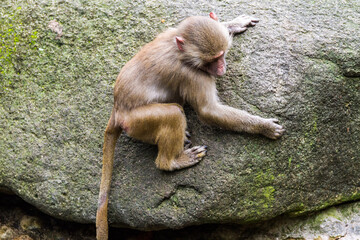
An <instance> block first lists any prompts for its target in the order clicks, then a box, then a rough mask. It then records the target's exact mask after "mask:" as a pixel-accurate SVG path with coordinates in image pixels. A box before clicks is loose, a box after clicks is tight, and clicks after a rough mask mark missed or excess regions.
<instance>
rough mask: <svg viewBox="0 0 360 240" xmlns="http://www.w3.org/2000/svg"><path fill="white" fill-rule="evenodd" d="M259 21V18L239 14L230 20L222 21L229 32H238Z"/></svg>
mask: <svg viewBox="0 0 360 240" xmlns="http://www.w3.org/2000/svg"><path fill="white" fill-rule="evenodd" d="M258 22H259V19H257V18H254V17H251V16H246V15H241V16H239V17H237V18H235V19H234V20H232V21H230V22H224V23H222V24H223V25H224V26H225V27H226V28H227V29H228V30H229V33H230V34H238V33H242V32H244V31H246V30H247V29H248V27H253V26H255V25H256V23H258Z"/></svg>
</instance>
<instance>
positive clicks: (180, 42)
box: [175, 37, 185, 51]
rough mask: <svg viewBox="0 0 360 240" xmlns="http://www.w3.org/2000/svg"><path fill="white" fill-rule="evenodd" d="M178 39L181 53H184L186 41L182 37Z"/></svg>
mask: <svg viewBox="0 0 360 240" xmlns="http://www.w3.org/2000/svg"><path fill="white" fill-rule="evenodd" d="M175 39H176V44H177V46H178V48H179V50H180V51H184V48H183V46H184V44H185V39H183V38H182V37H175Z"/></svg>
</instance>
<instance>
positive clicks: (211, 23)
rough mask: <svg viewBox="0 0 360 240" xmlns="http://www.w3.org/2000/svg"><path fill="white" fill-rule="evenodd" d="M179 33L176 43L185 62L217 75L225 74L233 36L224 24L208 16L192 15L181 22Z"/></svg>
mask: <svg viewBox="0 0 360 240" xmlns="http://www.w3.org/2000/svg"><path fill="white" fill-rule="evenodd" d="M178 33H179V35H178V36H177V37H176V43H177V46H178V49H179V50H180V52H181V55H180V58H181V60H182V61H183V62H184V63H185V64H187V65H190V66H192V67H193V68H197V69H200V70H202V71H205V72H206V73H209V74H210V75H212V76H215V77H218V76H222V75H224V74H225V72H226V61H225V53H226V51H227V49H228V48H229V47H230V45H231V37H230V36H229V32H228V30H227V29H226V28H225V27H224V26H223V25H222V24H220V23H219V22H217V21H215V20H213V19H211V18H207V17H190V18H187V19H186V20H185V21H183V22H182V23H181V24H180V26H179V32H178Z"/></svg>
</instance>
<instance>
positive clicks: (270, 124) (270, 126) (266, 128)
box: [261, 118, 285, 139]
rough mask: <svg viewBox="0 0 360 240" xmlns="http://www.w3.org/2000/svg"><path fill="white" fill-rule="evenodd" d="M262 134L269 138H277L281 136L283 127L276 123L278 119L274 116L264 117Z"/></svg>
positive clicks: (283, 130)
mask: <svg viewBox="0 0 360 240" xmlns="http://www.w3.org/2000/svg"><path fill="white" fill-rule="evenodd" d="M264 120H265V121H264V123H263V124H264V125H263V128H262V132H261V133H262V134H263V135H264V136H266V137H268V138H271V139H278V138H279V137H281V136H282V135H283V134H284V132H285V129H284V128H283V127H282V126H281V125H279V124H278V122H279V120H277V119H276V118H270V119H264Z"/></svg>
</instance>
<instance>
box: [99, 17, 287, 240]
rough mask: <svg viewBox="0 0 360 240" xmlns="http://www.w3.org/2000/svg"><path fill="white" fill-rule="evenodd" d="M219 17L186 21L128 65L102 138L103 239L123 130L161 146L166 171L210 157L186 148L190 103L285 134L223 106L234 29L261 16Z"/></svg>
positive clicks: (218, 121)
mask: <svg viewBox="0 0 360 240" xmlns="http://www.w3.org/2000/svg"><path fill="white" fill-rule="evenodd" d="M212 18H213V19H215V18H216V19H217V17H215V18H214V17H212ZM213 19H210V18H206V17H190V18H188V19H186V20H184V21H183V22H182V23H180V25H179V27H178V28H176V29H169V30H168V31H166V32H164V33H162V34H160V35H159V36H158V37H157V38H156V39H155V40H154V41H152V42H150V43H148V44H147V45H145V46H144V47H143V48H142V49H141V51H140V52H139V53H138V54H136V55H135V56H134V58H132V59H131V60H130V61H129V62H128V63H127V64H126V65H125V66H124V67H123V68H122V70H121V72H120V74H119V76H118V78H117V80H116V84H115V89H114V108H113V111H112V114H111V117H110V120H109V122H108V125H107V128H106V130H105V137H104V148H103V169H102V178H101V185H100V194H99V208H98V212H97V217H96V226H97V239H98V240H106V239H107V236H108V225H107V204H108V196H109V190H110V182H111V175H112V169H113V158H114V149H115V143H116V140H117V139H118V137H119V136H120V134H121V132H122V130H125V131H126V132H127V134H128V135H129V136H131V137H133V138H136V139H138V140H141V141H144V142H147V143H150V144H156V145H158V156H157V158H156V160H155V164H156V167H157V168H159V169H162V170H167V171H172V170H176V169H181V168H184V167H190V166H192V165H194V164H196V163H198V162H199V161H200V160H201V159H202V158H203V157H204V156H205V154H206V147H205V146H196V147H192V148H189V149H184V141H185V140H186V135H185V129H186V118H185V115H184V111H183V109H182V104H183V103H184V102H188V103H189V104H190V105H191V106H192V107H193V108H194V109H195V111H196V112H197V114H198V115H199V117H200V119H201V120H203V121H204V122H206V123H208V124H212V125H217V126H220V127H222V128H224V129H229V130H233V131H239V132H249V133H258V134H263V135H265V136H267V137H269V138H273V139H276V138H278V137H280V136H281V135H282V133H283V131H284V130H283V128H282V127H281V126H280V125H278V124H276V122H277V120H276V119H264V118H261V117H258V116H253V115H250V114H249V113H247V112H245V111H241V110H238V109H235V108H232V107H229V106H225V105H223V104H221V103H220V102H219V100H218V97H217V91H216V87H215V77H216V76H221V75H223V74H224V73H225V70H226V62H225V54H226V51H227V50H228V48H229V47H230V45H231V41H232V35H229V32H231V33H238V32H242V31H244V29H246V26H248V25H255V22H257V20H254V19H251V18H249V19H247V20H246V21H245V20H244V18H241V19H240V20H238V21H232V22H231V24H229V23H225V24H220V23H219V22H218V21H215V20H213ZM244 24H245V25H244ZM236 29H237V30H236Z"/></svg>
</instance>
